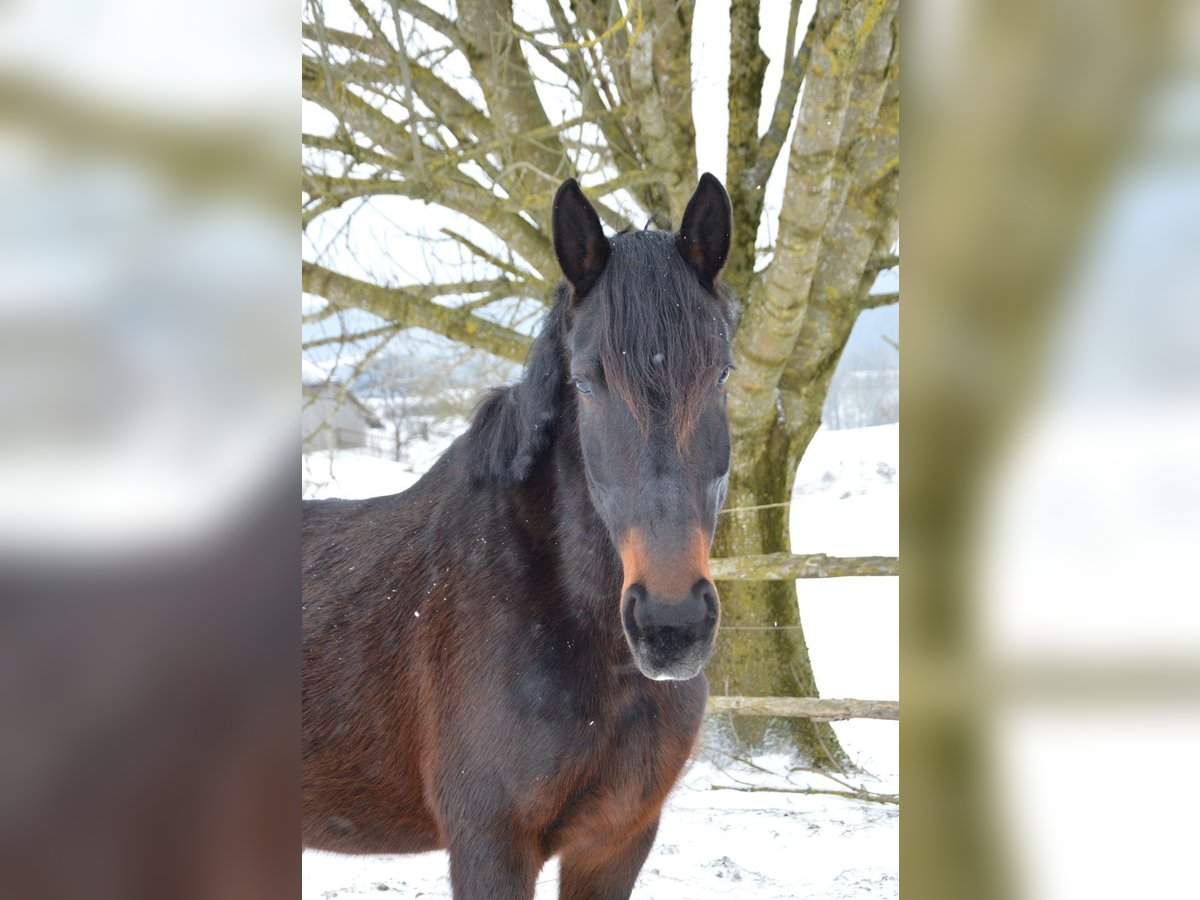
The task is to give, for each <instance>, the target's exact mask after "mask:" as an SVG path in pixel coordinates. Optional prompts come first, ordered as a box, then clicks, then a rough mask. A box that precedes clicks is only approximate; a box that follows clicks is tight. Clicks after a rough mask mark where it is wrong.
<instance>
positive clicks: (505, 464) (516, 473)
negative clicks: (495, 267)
mask: <svg viewBox="0 0 1200 900" xmlns="http://www.w3.org/2000/svg"><path fill="white" fill-rule="evenodd" d="M562 306H563V304H562V303H561V302H560V303H556V304H555V305H554V308H553V309H552V310H551V311H550V314H549V315H548V316H547V317H546V323H545V325H544V326H543V327H542V331H541V334H539V335H538V337H537V339H536V340H535V341H534V342H533V346H532V347H530V349H529V357H528V359H526V360H525V377H524V379H523V380H522V381H521V382H519V383H518V384H514V385H511V386H510V387H506V388H499V389H497V390H494V391H492V392H491V393H489V394H488V395H487V396H486V397H485V398H484V400H483V402H482V403H480V404H479V408H478V409H477V410H476V411H475V417H474V418H473V419H472V421H471V427H470V429H469V430H468V431H467V438H466V443H467V459H468V465H469V466H470V469H471V474H472V476H474V478H475V479H476V480H477V481H481V482H484V483H487V484H501V485H513V484H518V483H520V482H522V481H524V480H525V479H526V478H528V477H529V473H530V471H531V470H532V469H533V464H534V463H535V462H536V461H537V460H538V458H539V457H540V456H541V455H542V454H543V453H545V452H546V450H548V449H549V447H550V443H551V441H552V440H553V439H554V426H555V423H556V422H557V421H558V413H559V407H560V399H559V398H560V396H561V391H562V386H563V384H564V382H565V380H566V379H565V378H564V376H563V365H562V349H561V338H562Z"/></svg>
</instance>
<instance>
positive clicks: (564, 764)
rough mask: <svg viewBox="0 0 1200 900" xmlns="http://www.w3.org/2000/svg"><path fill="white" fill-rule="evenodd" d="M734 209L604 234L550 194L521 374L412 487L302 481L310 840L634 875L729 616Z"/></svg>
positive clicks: (475, 891) (701, 188) (611, 890)
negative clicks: (327, 488)
mask: <svg viewBox="0 0 1200 900" xmlns="http://www.w3.org/2000/svg"><path fill="white" fill-rule="evenodd" d="M731 219H732V210H731V207H730V202H729V197H728V195H727V194H726V192H725V189H724V187H723V186H722V185H721V183H720V182H719V181H718V180H717V179H716V178H715V177H713V176H712V175H711V174H707V173H706V174H704V175H703V176H702V177H701V178H700V181H699V184H698V185H697V187H696V190H695V193H694V194H693V195H692V197H691V199H690V201H689V202H688V204H687V207H686V209H685V212H684V215H683V219H682V221H681V223H680V229H679V231H678V233H675V234H672V233H670V232H667V231H651V230H644V231H640V232H635V231H630V230H626V231H625V232H621V233H619V234H617V235H615V236H613V237H612V238H609V237H607V236H606V235H605V233H604V230H603V228H602V226H601V223H600V219H599V217H598V215H597V213H596V211H595V209H594V208H593V207H592V205H591V204H590V203H589V202H588V200H587V198H586V197H585V196H584V194H583V192H582V190H581V189H580V187H579V185H578V183H577V182H576V181H575V180H574V179H568V180H567V181H565V182H564V183H563V184H562V186H561V187H560V188H559V189H558V191H557V193H556V194H555V197H554V206H553V210H552V214H551V230H552V236H553V245H554V251H555V255H556V256H557V259H558V263H559V266H560V268H561V270H562V275H563V281H562V282H561V283H560V284H559V286H558V288H557V291H556V298H555V302H554V304H553V305H552V307H551V309H550V310H549V312H548V314H547V316H546V318H545V320H544V323H543V326H542V329H541V331H540V333H539V335H538V336H537V338H536V339H535V340H534V342H533V344H532V346H531V349H530V351H529V355H528V357H527V360H526V366H525V370H524V373H523V378H522V380H520V381H519V382H518V383H516V384H513V385H510V386H508V387H505V388H500V389H494V390H492V391H491V392H490V393H488V394H487V395H486V397H485V398H484V399H483V400H482V401H481V402H480V404H479V406H478V407H477V409H476V411H475V413H474V416H473V419H472V421H471V423H470V425H469V427H468V429H467V431H466V432H465V433H464V434H462V435H460V436H459V437H458V438H457V439H456V440H455V441H454V442H453V444H451V446H450V447H449V448H448V449H447V450H446V452H445V453H444V454H443V455H442V456H441V457H440V458H439V459H438V460H437V461H436V463H434V465H433V466H432V468H431V469H430V470H429V471H428V473H427V474H426V475H425V476H424V477H423V478H421V479H420V480H419V481H418V482H417V483H416V484H415V485H413V486H412V487H411V488H409V489H408V490H407V491H404V492H403V493H400V494H396V495H393V496H387V497H376V498H373V499H367V500H359V501H346V500H325V501H315V502H308V503H306V504H305V508H304V515H303V521H304V525H303V562H302V566H303V574H302V578H303V601H302V602H303V607H304V612H303V623H304V624H303V697H302V704H303V792H302V804H303V813H302V820H303V826H302V831H303V842H304V846H306V847H311V848H317V849H322V850H330V851H335V852H341V853H378V854H382V853H387V854H392V853H418V852H424V851H430V850H437V849H448V850H449V853H450V881H451V885H452V889H453V894H454V898H455V900H479V898H488V900H494V898H531V897H533V894H534V886H535V881H536V877H537V874H538V872H539V871H540V869H541V868H542V866H543V865H544V864H545V862H546V861H547V860H548V859H550V858H551V857H554V856H556V855H557V856H558V857H559V861H560V878H559V896H560V897H561V898H563V900H576V898H580V900H581V898H590V900H595V898H627V897H629V896H630V894H631V892H632V890H633V886H634V882H635V881H636V879H637V876H638V873H639V871H640V870H641V868H642V865H643V863H644V862H645V859H646V857H647V855H648V853H649V852H650V848H651V846H652V844H653V842H654V838H655V834H656V831H657V829H658V823H659V817H660V813H661V810H662V806H663V803H664V801H665V799H666V797H667V795H668V793H669V792H670V790H671V789H672V787H673V786H674V784H675V782H676V780H677V779H678V777H679V775H680V773H681V772H682V771H683V769H684V766H685V765H686V764H687V762H688V760H689V759H690V758H691V756H692V754H693V753H694V751H695V748H696V745H697V741H698V736H699V732H700V726H701V722H702V719H703V716H704V711H705V705H706V702H707V697H708V685H707V681H706V680H705V677H704V674H703V671H702V670H703V667H704V665H705V663H706V662H707V661H708V659H709V657H710V655H711V653H712V649H713V644H714V641H715V640H716V635H717V629H718V624H719V619H720V603H719V599H718V595H717V590H716V587H715V586H714V585H713V581H712V577H711V573H710V571H709V562H708V558H709V551H710V547H711V543H712V537H713V532H714V530H715V526H716V518H717V513H718V511H719V509H720V507H721V505H722V503H723V502H724V499H725V493H726V489H727V485H728V479H729V460H730V437H729V424H728V418H727V414H726V402H725V390H724V385H725V381H726V379H727V378H728V377H729V373H730V370H731V368H732V363H731V350H730V336H731V333H732V318H731V312H730V307H729V303H728V301H727V299H726V297H725V296H724V292H723V289H722V286H721V284H720V281H719V276H720V273H721V270H722V268H723V266H724V264H725V259H726V256H727V254H728V252H729V243H730V237H731Z"/></svg>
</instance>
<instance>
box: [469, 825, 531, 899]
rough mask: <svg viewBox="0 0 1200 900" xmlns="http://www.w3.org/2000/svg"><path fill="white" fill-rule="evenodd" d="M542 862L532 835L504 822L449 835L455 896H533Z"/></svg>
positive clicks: (496, 897) (486, 897) (503, 897)
mask: <svg viewBox="0 0 1200 900" xmlns="http://www.w3.org/2000/svg"><path fill="white" fill-rule="evenodd" d="M542 862H544V860H540V859H539V858H538V856H537V854H536V852H535V842H534V841H533V840H532V839H529V838H526V837H523V836H521V835H518V834H516V833H515V832H514V831H513V830H511V829H508V828H506V827H504V826H500V827H493V828H490V829H472V830H470V831H463V832H462V833H460V834H458V835H455V836H452V837H451V839H450V885H451V887H452V888H453V891H454V900H532V897H533V892H534V889H535V885H536V883H537V874H538V871H539V870H540V869H541V867H542Z"/></svg>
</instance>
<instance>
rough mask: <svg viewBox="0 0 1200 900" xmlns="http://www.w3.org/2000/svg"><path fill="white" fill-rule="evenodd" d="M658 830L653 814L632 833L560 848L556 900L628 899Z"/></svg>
mask: <svg viewBox="0 0 1200 900" xmlns="http://www.w3.org/2000/svg"><path fill="white" fill-rule="evenodd" d="M657 833H658V817H655V819H654V821H653V822H651V823H650V824H649V825H648V826H646V827H645V828H643V829H642V830H641V831H636V832H634V833H633V834H631V835H620V836H614V837H613V839H612V840H611V841H608V842H606V843H603V844H598V843H590V844H582V845H576V846H573V847H569V848H567V849H565V850H563V852H562V855H561V856H560V863H561V869H560V873H559V881H558V897H559V900H629V895H630V894H631V893H633V885H634V882H636V881H637V877H638V873H639V872H641V871H642V865H643V864H644V863H645V862H646V857H647V856H649V855H650V848H651V847H653V846H654V836H655V835H656V834H657Z"/></svg>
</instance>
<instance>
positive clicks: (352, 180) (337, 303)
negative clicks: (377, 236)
mask: <svg viewBox="0 0 1200 900" xmlns="http://www.w3.org/2000/svg"><path fill="white" fill-rule="evenodd" d="M347 4H348V6H347V7H345V8H341V7H339V9H338V10H336V11H334V10H327V9H326V7H325V6H324V5H323V3H322V2H321V0H310V2H309V4H308V6H307V11H306V16H305V23H304V53H303V90H304V97H305V99H306V100H307V101H309V103H310V104H312V107H311V108H319V109H320V110H323V111H324V113H325V114H326V115H325V116H324V121H325V122H326V123H327V127H325V128H323V129H322V130H317V129H312V130H311V131H310V132H306V133H305V134H304V137H303V143H304V147H305V157H304V170H303V189H304V206H303V225H304V228H305V230H306V234H307V235H308V236H309V237H310V240H311V243H312V244H313V247H314V250H313V251H310V253H309V254H308V258H306V260H305V262H304V266H303V280H304V290H305V291H306V292H308V293H310V294H314V295H317V296H319V297H321V298H323V299H324V300H326V301H327V306H325V307H324V309H323V310H322V311H320V312H317V313H315V314H312V315H311V316H310V318H319V317H321V316H330V315H333V314H335V313H337V312H339V311H343V310H347V309H356V310H361V311H364V312H367V313H372V314H374V315H375V316H377V317H379V318H380V319H382V320H384V321H385V322H386V323H389V325H390V326H391V327H395V328H413V327H420V328H426V329H429V330H432V331H435V332H437V333H439V334H442V335H444V336H446V337H449V338H451V339H453V340H455V341H459V342H461V343H463V344H466V345H468V346H470V347H474V348H477V349H480V350H484V351H487V352H489V353H492V354H495V355H497V356H500V357H503V358H506V359H510V360H514V361H520V360H521V359H522V358H523V357H524V354H525V351H526V348H527V346H528V344H529V338H528V329H527V328H525V327H523V325H522V321H521V319H520V316H519V315H518V314H517V311H518V310H521V309H526V310H527V309H528V304H529V302H530V301H532V302H533V304H535V305H536V306H541V305H545V304H548V303H549V302H550V301H551V299H552V293H553V288H554V285H555V283H556V282H557V280H558V267H557V264H556V261H555V258H554V252H553V248H552V246H551V241H550V237H549V231H548V225H549V214H550V201H551V197H552V195H553V192H554V190H555V188H556V187H557V186H558V185H559V183H561V181H562V180H563V179H564V178H566V177H567V176H570V175H577V176H579V177H580V178H581V179H582V180H583V183H584V185H585V188H586V189H587V192H588V194H589V197H590V198H591V199H592V200H593V202H594V203H595V205H596V208H597V210H598V212H599V213H600V215H601V217H602V219H603V220H604V222H605V224H606V225H607V226H609V227H610V228H613V229H621V228H627V227H640V226H641V225H642V223H643V222H645V221H646V220H647V219H648V218H651V217H652V218H653V219H654V221H655V222H656V223H657V225H658V226H659V227H664V228H670V227H671V225H672V223H675V222H677V220H678V218H679V216H681V215H682V212H683V209H684V206H685V204H686V201H687V198H688V197H689V196H690V194H691V192H692V190H693V188H694V186H695V184H696V180H697V177H698V174H699V173H698V171H697V163H696V123H695V120H694V119H693V105H692V78H693V71H692V65H691V59H690V52H691V42H692V21H693V2H692V0H679V2H677V0H670V2H668V0H610V2H600V0H571V2H570V3H567V4H563V3H561V2H560V0H547V2H545V4H544V6H543V5H539V6H538V8H537V10H536V13H534V12H531V11H529V10H525V9H523V10H519V11H517V12H515V13H514V8H513V5H512V3H511V0H457V4H456V10H451V9H450V8H448V7H441V8H436V9H435V7H434V6H431V5H426V4H425V3H423V2H421V0H347ZM801 6H802V3H801V2H799V0H792V2H791V5H790V8H789V9H788V18H787V31H786V38H785V40H784V48H783V57H782V66H781V73H782V74H781V78H780V82H779V85H778V90H777V91H776V94H775V96H774V99H773V101H771V102H769V100H770V98H769V97H768V91H767V90H766V85H765V80H766V79H765V76H766V72H767V68H768V63H769V60H768V58H767V56H766V54H765V52H764V51H763V50H762V48H761V46H760V35H759V32H760V25H761V12H762V10H761V9H760V0H732V4H731V9H730V63H731V65H730V76H729V83H728V95H729V127H728V133H727V168H728V174H727V176H726V177H725V179H724V180H725V183H726V186H727V188H728V190H729V193H730V196H731V199H732V201H733V208H734V214H735V227H734V235H733V241H734V243H733V248H732V251H731V255H730V259H729V264H728V267H727V269H726V272H725V275H724V279H725V284H726V286H727V289H728V290H729V292H730V294H731V295H732V296H733V297H734V298H735V300H736V302H737V305H738V308H739V312H740V324H739V327H738V330H737V332H736V335H735V341H734V360H735V363H736V365H737V372H736V375H735V378H734V379H731V381H730V387H729V410H730V423H731V427H732V430H733V440H734V459H733V467H732V474H731V479H730V489H729V496H728V500H727V509H726V512H725V513H724V514H723V515H722V516H721V519H720V523H719V527H718V532H717V536H716V541H715V548H714V555H716V556H741V555H745V554H759V553H772V552H781V551H786V550H788V549H790V548H789V538H788V501H789V498H790V497H791V490H792V482H793V479H794V475H795V472H796V467H797V464H798V463H799V460H800V457H801V455H802V454H803V452H804V449H805V448H806V447H807V445H808V443H809V441H810V440H811V438H812V436H813V434H814V433H815V432H816V430H817V427H818V425H819V424H820V415H821V408H822V405H823V402H824V399H825V395H826V393H827V391H828V388H829V383H830V379H831V377H832V375H833V372H834V368H835V366H836V364H837V361H838V358H839V356H840V354H841V350H842V348H843V346H844V345H845V342H846V339H847V337H848V336H849V333H850V329H851V328H852V327H853V325H854V321H855V319H856V317H857V316H858V313H859V312H860V311H861V310H862V309H864V308H867V307H869V306H871V305H875V304H877V303H878V302H880V301H879V300H878V299H876V298H874V297H873V296H872V295H870V293H869V292H870V288H871V285H872V284H873V282H874V280H875V277H876V275H877V274H878V273H879V271H880V270H881V269H884V268H890V267H894V266H895V265H897V264H898V260H897V259H896V257H894V256H892V255H891V254H893V253H894V251H895V247H896V240H897V235H898V221H897V201H898V193H899V156H898V123H899V79H898V76H899V67H898V49H899V37H898V35H899V32H898V20H897V17H896V6H897V0H852V2H850V0H847V2H842V0H818V2H817V3H816V7H815V11H813V13H812V16H811V21H810V22H809V24H808V27H807V31H806V32H805V33H804V34H803V37H802V38H801V27H802V25H801ZM760 113H761V114H762V116H761V117H764V118H765V122H766V126H765V128H762V129H760ZM789 134H791V135H792V136H791V138H790V140H789V137H788V135H789ZM775 172H777V173H778V175H779V176H782V177H783V203H782V208H781V209H780V210H779V211H778V218H777V220H776V217H775V213H774V212H773V211H772V210H771V209H770V208H769V204H768V203H767V196H768V192H767V184H768V180H769V179H770V178H771V177H772V173H775ZM718 174H721V173H718ZM388 196H390V197H403V198H410V199H412V200H419V201H423V202H424V203H426V204H429V205H430V207H431V208H432V209H433V210H439V211H449V212H452V213H454V214H457V216H458V220H460V221H461V222H462V223H463V225H462V226H461V227H458V226H445V227H441V228H440V229H439V230H438V233H437V234H436V235H427V236H432V237H436V238H437V240H438V241H439V242H441V245H442V246H445V245H446V244H449V245H450V246H454V247H456V248H457V249H458V251H459V252H460V254H461V262H462V263H463V265H462V266H460V267H457V268H456V269H454V270H453V274H449V275H448V274H446V273H447V271H448V268H447V267H443V268H441V269H438V267H437V266H434V267H433V269H435V270H436V271H435V272H434V275H433V277H432V278H431V279H430V283H424V282H423V281H415V282H413V283H407V284H395V283H385V279H384V278H381V277H380V276H378V275H375V276H374V277H372V275H371V273H366V274H364V275H362V277H360V276H359V275H356V274H351V273H350V272H348V271H346V268H348V267H353V266H355V265H358V262H359V261H357V260H351V261H348V262H347V263H346V264H345V265H342V264H340V263H338V262H337V261H335V262H333V263H331V262H329V261H327V260H325V259H321V258H318V257H317V256H316V255H315V248H317V246H318V245H319V244H322V243H323V242H324V237H323V236H325V235H328V234H330V233H331V232H337V233H342V234H345V233H349V232H350V230H351V229H352V227H353V226H352V222H351V221H350V220H351V217H352V215H355V214H358V213H360V212H361V211H362V210H364V209H367V208H369V204H371V203H375V202H378V201H379V199H380V198H383V197H388ZM764 226H765V227H764ZM772 229H773V231H774V235H773V239H772V240H767V241H763V242H760V241H759V235H760V233H762V232H769V231H771V230H772ZM318 235H321V236H322V237H320V238H318V237H317V236H318ZM463 272H467V273H468V275H469V277H467V276H465V275H464V274H463ZM443 276H444V277H443ZM887 300H888V301H890V302H894V301H895V297H894V296H889V297H888V298H887ZM522 304H525V305H522ZM377 330H378V329H373V330H372V333H373V331H377ZM719 587H720V590H721V596H722V605H723V609H724V618H723V621H724V628H723V631H722V638H721V642H720V645H719V647H718V651H717V654H716V656H715V657H714V659H713V661H712V662H711V663H710V665H709V668H708V673H709V680H710V682H711V683H712V685H713V688H714V691H715V692H716V693H738V694H744V695H784V696H786V695H795V696H817V687H816V682H815V679H814V677H813V673H812V668H811V666H810V664H809V659H808V651H807V648H806V645H805V641H804V636H803V630H802V628H801V623H800V619H799V613H798V607H797V599H796V591H795V586H794V584H792V583H791V582H726V583H722V584H720V585H719ZM775 626H779V627H775ZM737 728H738V731H739V734H740V737H741V738H742V739H743V740H746V741H749V742H752V743H758V742H761V741H762V740H764V736H765V735H766V734H767V733H768V730H769V729H774V730H775V731H776V732H779V731H780V730H782V729H786V735H787V737H789V738H790V739H791V740H792V741H794V743H795V746H796V748H797V750H798V751H799V752H800V753H801V754H802V755H804V756H806V757H807V758H808V759H809V760H811V761H812V762H814V763H816V764H818V765H826V766H831V767H837V768H843V767H845V766H846V765H847V760H846V757H845V754H844V753H843V752H842V750H841V748H840V747H839V745H838V743H837V740H836V738H835V736H834V734H833V732H832V730H831V729H830V727H829V725H828V724H826V723H818V722H811V721H808V720H789V721H786V722H785V721H783V720H742V719H739V720H738V725H737Z"/></svg>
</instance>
